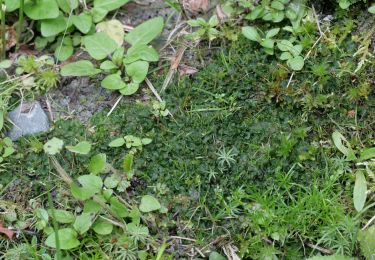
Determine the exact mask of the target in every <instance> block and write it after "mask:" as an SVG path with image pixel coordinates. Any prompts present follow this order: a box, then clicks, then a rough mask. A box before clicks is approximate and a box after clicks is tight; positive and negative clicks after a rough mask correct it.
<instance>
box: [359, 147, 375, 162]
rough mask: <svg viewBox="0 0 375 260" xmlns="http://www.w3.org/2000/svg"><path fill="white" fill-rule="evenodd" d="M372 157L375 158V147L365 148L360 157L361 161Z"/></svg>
mask: <svg viewBox="0 0 375 260" xmlns="http://www.w3.org/2000/svg"><path fill="white" fill-rule="evenodd" d="M371 158H375V147H372V148H368V149H365V150H363V151H362V152H361V156H360V158H359V159H360V160H361V161H366V160H368V159H371Z"/></svg>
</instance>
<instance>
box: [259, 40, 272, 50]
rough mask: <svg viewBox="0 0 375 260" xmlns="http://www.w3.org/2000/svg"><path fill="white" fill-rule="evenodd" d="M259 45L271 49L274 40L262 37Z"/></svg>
mask: <svg viewBox="0 0 375 260" xmlns="http://www.w3.org/2000/svg"><path fill="white" fill-rule="evenodd" d="M260 45H262V46H263V47H264V48H267V49H273V47H274V45H275V41H274V40H271V39H264V40H262V41H261V43H260Z"/></svg>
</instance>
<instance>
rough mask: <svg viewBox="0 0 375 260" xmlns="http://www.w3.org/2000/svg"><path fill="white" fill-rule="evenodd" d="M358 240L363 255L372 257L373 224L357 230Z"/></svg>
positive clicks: (373, 251) (373, 243) (373, 242)
mask: <svg viewBox="0 0 375 260" xmlns="http://www.w3.org/2000/svg"><path fill="white" fill-rule="evenodd" d="M358 241H359V245H360V248H361V252H362V254H363V256H364V257H365V258H366V259H372V258H373V257H374V255H375V225H372V226H370V227H369V228H368V229H367V230H359V232H358Z"/></svg>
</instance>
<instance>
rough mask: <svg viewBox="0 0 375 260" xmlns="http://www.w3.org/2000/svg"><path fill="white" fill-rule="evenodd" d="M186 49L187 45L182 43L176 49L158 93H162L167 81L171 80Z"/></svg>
mask: <svg viewBox="0 0 375 260" xmlns="http://www.w3.org/2000/svg"><path fill="white" fill-rule="evenodd" d="M186 49H187V46H185V45H183V46H182V47H180V49H178V51H177V55H176V57H174V58H173V59H172V62H171V67H170V69H169V72H168V74H167V77H166V78H165V80H164V83H163V86H162V87H161V90H160V93H163V92H164V91H165V90H166V89H167V87H168V86H169V83H170V82H171V80H172V78H173V76H174V74H175V72H176V71H177V68H178V66H179V65H180V62H181V59H182V57H183V56H184V53H185V51H186Z"/></svg>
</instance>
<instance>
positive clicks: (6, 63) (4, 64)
mask: <svg viewBox="0 0 375 260" xmlns="http://www.w3.org/2000/svg"><path fill="white" fill-rule="evenodd" d="M11 66H12V61H11V60H3V61H1V62H0V69H9V68H10V67H11Z"/></svg>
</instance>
